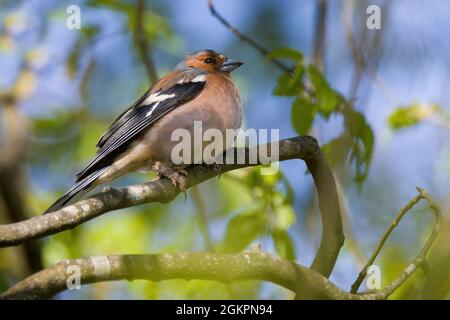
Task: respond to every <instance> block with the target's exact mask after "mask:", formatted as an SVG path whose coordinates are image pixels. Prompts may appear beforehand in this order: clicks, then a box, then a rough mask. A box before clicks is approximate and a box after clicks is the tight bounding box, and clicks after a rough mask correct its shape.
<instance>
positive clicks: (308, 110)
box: [291, 97, 317, 135]
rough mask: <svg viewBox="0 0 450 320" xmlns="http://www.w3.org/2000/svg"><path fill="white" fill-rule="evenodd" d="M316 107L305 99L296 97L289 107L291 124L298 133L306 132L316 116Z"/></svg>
mask: <svg viewBox="0 0 450 320" xmlns="http://www.w3.org/2000/svg"><path fill="white" fill-rule="evenodd" d="M316 113H317V109H316V107H315V106H314V105H313V104H312V103H311V102H310V101H308V100H307V99H305V98H301V97H298V98H297V99H295V100H294V103H293V104H292V109H291V121H292V126H293V127H294V129H295V131H296V132H297V133H298V134H301V135H303V134H308V133H309V131H310V130H311V127H312V124H313V121H314V118H315V116H316Z"/></svg>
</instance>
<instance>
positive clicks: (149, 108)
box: [76, 70, 206, 181]
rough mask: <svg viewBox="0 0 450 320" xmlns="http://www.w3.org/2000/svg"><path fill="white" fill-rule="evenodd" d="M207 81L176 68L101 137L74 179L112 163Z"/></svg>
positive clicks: (204, 78)
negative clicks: (93, 151)
mask: <svg viewBox="0 0 450 320" xmlns="http://www.w3.org/2000/svg"><path fill="white" fill-rule="evenodd" d="M205 84H206V76H205V74H202V73H199V72H194V71H192V70H189V71H177V72H174V73H173V74H171V76H167V77H165V78H163V79H161V80H160V81H159V82H158V83H157V84H155V86H153V87H152V88H151V89H150V90H148V91H147V92H146V93H145V94H144V95H143V96H142V97H141V98H139V99H138V100H137V101H136V103H134V104H133V105H132V106H131V107H130V108H129V109H128V110H126V111H125V112H124V113H122V114H121V115H120V116H119V117H118V118H117V119H116V121H115V122H114V123H113V124H112V125H111V126H110V127H109V128H108V130H107V131H106V132H105V133H104V134H103V136H102V137H101V138H100V140H99V142H98V143H97V146H98V147H99V150H98V151H97V154H96V156H95V158H94V159H93V160H92V161H91V162H90V163H89V164H88V165H87V166H86V168H85V169H83V170H82V171H81V172H80V173H78V174H77V175H76V177H77V181H80V180H81V179H83V178H85V177H86V176H88V175H89V174H90V173H92V172H93V171H95V170H98V169H100V168H104V167H106V166H109V165H111V164H112V163H113V161H114V159H115V158H116V157H117V156H118V155H119V154H121V153H122V152H124V151H125V150H126V148H127V146H128V145H129V144H130V143H131V142H132V141H133V139H134V138H135V137H136V136H137V135H139V134H140V133H142V132H143V130H145V129H147V128H149V127H150V126H151V125H152V124H153V123H155V122H156V121H157V120H159V119H160V118H161V117H163V116H165V115H166V114H168V113H169V112H170V111H172V110H174V109H175V108H177V107H180V106H182V105H183V104H185V103H186V102H188V101H190V100H192V99H194V98H195V97H197V96H198V95H199V94H200V92H201V91H202V90H203V88H204V86H205Z"/></svg>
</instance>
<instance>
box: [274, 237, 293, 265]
mask: <svg viewBox="0 0 450 320" xmlns="http://www.w3.org/2000/svg"><path fill="white" fill-rule="evenodd" d="M272 239H273V243H274V245H275V249H276V250H277V254H278V255H279V256H281V257H283V258H285V259H288V260H295V248H294V243H293V241H292V239H291V237H290V236H289V233H287V232H286V231H285V230H275V231H273V232H272Z"/></svg>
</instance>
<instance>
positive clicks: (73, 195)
mask: <svg viewBox="0 0 450 320" xmlns="http://www.w3.org/2000/svg"><path fill="white" fill-rule="evenodd" d="M107 169H108V167H106V168H101V169H99V170H97V171H95V172H93V173H91V174H90V175H88V176H87V177H85V178H84V179H81V180H80V181H77V182H76V183H75V184H74V185H73V186H72V188H70V190H69V191H67V192H66V193H65V194H64V195H63V196H62V197H61V198H59V199H58V200H57V201H56V202H55V203H54V204H52V205H51V206H50V208H48V209H47V210H46V211H45V212H44V214H47V213H50V212H53V211H56V210H59V209H61V208H62V207H64V206H65V205H67V204H70V203H73V202H74V201H75V200H77V199H79V198H81V197H82V196H83V195H84V194H86V193H87V192H89V190H91V189H92V188H93V187H94V186H95V185H93V183H94V182H95V180H97V178H98V177H100V176H101V175H102V173H104V172H105V171H106V170H107Z"/></svg>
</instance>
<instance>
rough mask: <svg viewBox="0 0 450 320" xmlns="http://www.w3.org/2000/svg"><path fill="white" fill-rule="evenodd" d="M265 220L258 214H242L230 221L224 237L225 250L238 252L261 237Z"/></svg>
mask: <svg viewBox="0 0 450 320" xmlns="http://www.w3.org/2000/svg"><path fill="white" fill-rule="evenodd" d="M264 229H265V220H264V217H263V215H261V214H260V213H258V212H250V213H243V214H239V215H237V216H235V217H234V218H232V219H231V220H230V222H229V223H228V226H227V231H226V236H225V248H226V249H225V250H226V251H227V252H239V251H242V250H243V249H245V248H246V247H247V246H248V245H249V244H250V243H252V241H253V240H255V239H257V238H258V237H260V236H261V235H263V233H264Z"/></svg>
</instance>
